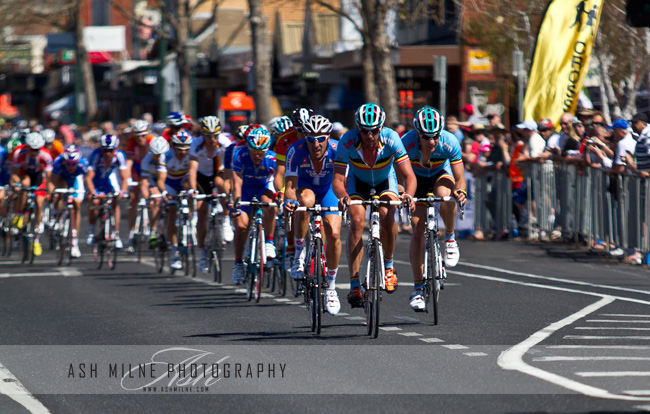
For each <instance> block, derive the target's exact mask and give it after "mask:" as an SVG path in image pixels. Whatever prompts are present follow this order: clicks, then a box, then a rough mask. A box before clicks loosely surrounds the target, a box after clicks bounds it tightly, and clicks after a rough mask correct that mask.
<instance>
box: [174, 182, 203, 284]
mask: <svg viewBox="0 0 650 414" xmlns="http://www.w3.org/2000/svg"><path fill="white" fill-rule="evenodd" d="M167 197H169V198H171V199H173V200H177V201H178V202H179V208H178V210H177V217H178V225H177V226H176V235H177V236H176V237H177V240H178V254H179V255H180V256H181V262H182V263H183V271H184V273H185V276H189V275H191V276H192V277H196V244H197V236H196V222H197V218H196V199H197V197H196V196H195V197H194V198H193V199H192V200H193V201H192V202H193V208H191V209H190V201H189V199H188V194H187V191H181V192H179V193H178V194H177V195H173V196H170V195H168V196H167ZM175 272H176V270H175V269H173V268H172V269H171V273H172V274H174V273H175Z"/></svg>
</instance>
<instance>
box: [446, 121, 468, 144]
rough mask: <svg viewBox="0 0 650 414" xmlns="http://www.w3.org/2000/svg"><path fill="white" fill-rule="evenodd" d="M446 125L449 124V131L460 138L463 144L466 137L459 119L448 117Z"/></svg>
mask: <svg viewBox="0 0 650 414" xmlns="http://www.w3.org/2000/svg"><path fill="white" fill-rule="evenodd" d="M446 124H447V125H446V127H447V131H449V132H451V133H452V134H454V136H455V137H456V138H458V141H459V142H463V140H464V139H465V135H464V134H463V131H462V130H461V129H460V124H459V122H458V118H456V117H455V116H454V115H449V116H448V117H447V122H446Z"/></svg>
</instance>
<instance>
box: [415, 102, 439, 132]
mask: <svg viewBox="0 0 650 414" xmlns="http://www.w3.org/2000/svg"><path fill="white" fill-rule="evenodd" d="M413 126H414V127H415V130H416V131H418V132H419V133H420V134H422V135H427V136H431V135H438V134H440V132H442V130H443V129H445V117H444V116H442V114H441V113H440V111H438V110H437V109H436V108H434V107H432V106H425V107H423V108H420V109H418V111H417V112H416V113H415V116H414V117H413Z"/></svg>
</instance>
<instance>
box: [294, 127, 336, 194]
mask: <svg viewBox="0 0 650 414" xmlns="http://www.w3.org/2000/svg"><path fill="white" fill-rule="evenodd" d="M338 143H339V142H338V141H337V140H335V139H330V140H329V148H328V150H327V155H326V156H325V160H324V161H323V169H322V170H321V171H320V172H318V173H317V172H316V170H315V168H314V165H313V164H312V161H311V157H310V154H309V149H308V148H307V142H306V141H305V140H304V139H301V140H300V141H298V142H296V143H294V144H293V145H291V147H289V151H288V152H287V171H286V173H285V177H298V188H302V187H306V188H311V189H312V190H313V191H314V193H322V192H323V191H327V190H328V189H329V188H331V187H332V179H333V178H334V160H335V159H336V150H337V147H338Z"/></svg>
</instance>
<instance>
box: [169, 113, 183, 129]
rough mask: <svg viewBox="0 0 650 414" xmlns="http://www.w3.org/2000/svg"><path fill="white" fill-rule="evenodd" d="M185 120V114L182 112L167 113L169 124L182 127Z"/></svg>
mask: <svg viewBox="0 0 650 414" xmlns="http://www.w3.org/2000/svg"><path fill="white" fill-rule="evenodd" d="M185 122H186V120H185V116H184V115H183V114H182V113H180V112H170V113H169V115H167V124H169V125H173V126H176V127H180V126H182V125H183V124H184V123H185Z"/></svg>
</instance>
